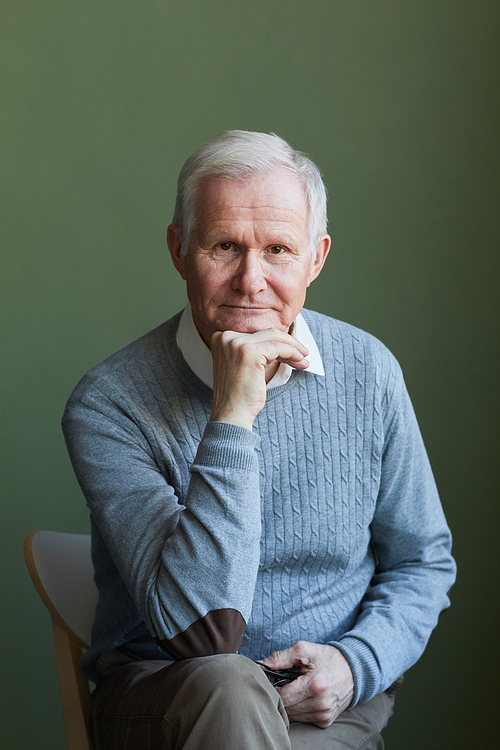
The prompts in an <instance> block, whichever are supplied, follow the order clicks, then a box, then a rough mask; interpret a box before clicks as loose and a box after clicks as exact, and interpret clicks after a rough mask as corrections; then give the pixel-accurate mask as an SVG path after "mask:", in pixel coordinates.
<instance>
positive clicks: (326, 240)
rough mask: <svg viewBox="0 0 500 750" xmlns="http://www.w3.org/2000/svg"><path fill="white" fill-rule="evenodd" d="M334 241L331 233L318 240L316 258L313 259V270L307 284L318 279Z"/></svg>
mask: <svg viewBox="0 0 500 750" xmlns="http://www.w3.org/2000/svg"><path fill="white" fill-rule="evenodd" d="M331 243H332V240H331V237H330V235H329V234H325V236H324V237H322V238H321V240H320V241H319V242H318V244H317V246H316V258H315V259H314V260H313V262H312V264H311V270H310V272H309V279H308V282H307V286H309V284H311V282H313V281H314V279H316V278H317V277H318V276H319V275H320V273H321V269H322V268H323V266H324V265H325V260H326V258H327V255H328V253H329V252H330V245H331Z"/></svg>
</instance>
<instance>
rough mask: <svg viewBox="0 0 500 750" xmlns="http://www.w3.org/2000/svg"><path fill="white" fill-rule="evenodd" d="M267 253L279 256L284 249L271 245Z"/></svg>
mask: <svg viewBox="0 0 500 750" xmlns="http://www.w3.org/2000/svg"><path fill="white" fill-rule="evenodd" d="M269 252H270V253H272V254H273V255H281V254H282V253H284V252H285V248H284V247H281V245H273V246H272V247H270V248H269Z"/></svg>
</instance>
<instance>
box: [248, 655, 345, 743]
mask: <svg viewBox="0 0 500 750" xmlns="http://www.w3.org/2000/svg"><path fill="white" fill-rule="evenodd" d="M262 663H263V664H265V665H266V666H267V667H269V668H270V669H290V668H291V667H297V668H298V670H299V671H300V672H301V675H300V676H299V677H297V679H295V680H293V682H290V683H288V684H286V685H283V686H282V687H280V688H277V690H278V691H279V693H280V695H281V699H282V701H283V704H284V706H285V709H286V712H287V714H288V717H289V719H290V721H301V722H306V723H309V724H316V726H318V727H321V728H322V729H326V727H329V726H330V725H331V724H333V722H334V721H335V719H336V718H337V716H339V714H341V713H342V711H344V710H345V709H346V708H347V707H348V706H349V704H350V702H351V700H352V696H353V689H354V682H353V678H352V672H351V669H350V667H349V664H348V662H347V661H346V659H345V658H344V656H343V655H342V654H341V652H340V651H339V650H338V649H336V648H335V647H334V646H323V645H320V644H318V643H308V642H306V641H298V642H297V643H295V644H294V645H293V646H291V647H290V648H286V649H284V650H283V651H275V652H274V653H273V654H271V656H268V657H267V658H266V659H263V660H262Z"/></svg>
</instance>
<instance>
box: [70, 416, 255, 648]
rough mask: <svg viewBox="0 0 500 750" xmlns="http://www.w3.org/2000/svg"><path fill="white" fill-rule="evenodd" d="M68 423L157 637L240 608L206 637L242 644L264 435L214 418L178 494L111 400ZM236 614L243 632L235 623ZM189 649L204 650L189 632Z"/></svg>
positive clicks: (78, 467)
mask: <svg viewBox="0 0 500 750" xmlns="http://www.w3.org/2000/svg"><path fill="white" fill-rule="evenodd" d="M111 415H112V417H113V418H112V419H111V418H110V417H111ZM64 427H65V434H66V438H67V442H68V449H69V451H70V455H71V457H72V461H73V465H74V468H75V472H76V474H77V477H78V479H79V481H80V484H81V486H82V489H83V491H84V494H85V496H86V498H87V502H88V505H89V507H90V509H91V512H92V514H93V516H94V519H95V521H96V523H97V525H98V526H99V529H100V531H101V534H102V536H103V537H104V539H105V542H106V546H107V548H108V550H109V552H110V554H111V556H112V558H113V561H114V563H115V565H116V567H117V569H118V571H119V573H120V576H121V578H122V579H123V581H124V583H125V585H126V586H127V589H128V590H129V592H130V594H131V596H132V598H133V600H134V602H135V604H136V606H137V609H138V611H139V613H140V615H141V617H142V618H143V619H144V621H145V623H146V625H147V626H148V629H149V630H150V632H151V634H152V635H153V637H155V638H156V639H157V640H158V641H159V642H161V643H162V645H163V646H164V647H165V646H167V647H168V642H169V641H172V640H173V639H175V638H176V637H178V636H179V634H182V633H184V632H186V631H187V630H188V629H189V627H190V626H191V625H193V623H195V622H197V621H198V620H202V619H203V618H204V617H206V615H207V614H208V613H209V612H219V611H220V610H222V611H224V610H232V612H233V615H231V614H230V616H229V618H228V617H224V616H223V618H222V621H220V620H216V623H215V624H216V625H217V623H218V624H219V626H220V627H219V631H220V632H215V633H214V632H213V626H214V623H213V622H210V620H208V621H207V622H204V623H202V628H204V629H208V630H209V631H210V632H211V634H210V638H209V639H208V641H207V640H206V639H205V641H204V640H203V638H198V639H197V644H198V647H202V648H203V647H204V646H203V643H205V646H206V645H207V644H208V645H210V642H212V643H213V644H215V645H216V647H217V650H225V651H226V650H227V651H231V650H236V649H237V647H238V645H239V639H241V635H242V632H243V629H244V626H245V622H246V620H247V619H248V617H249V614H250V609H251V603H252V597H253V590H254V585H255V577H256V574H257V565H258V557H259V540H260V492H259V470H258V462H257V457H256V453H255V447H256V445H258V443H259V438H258V436H256V435H255V434H252V433H251V432H249V431H248V430H244V429H242V428H239V427H235V426H233V425H220V424H215V423H210V424H209V425H207V429H206V431H205V435H204V436H203V437H202V439H201V442H200V444H199V447H198V453H197V456H196V457H195V459H194V462H193V464H192V466H191V476H190V480H189V482H188V478H187V477H186V478H185V479H181V478H180V477H179V478H178V480H176V483H177V481H180V482H181V483H180V485H178V491H181V490H182V484H183V483H184V482H185V483H186V486H185V491H182V493H181V495H180V496H177V494H176V490H174V486H173V485H171V484H170V483H169V482H168V481H167V480H166V477H165V476H164V474H163V473H162V472H161V471H160V468H159V466H158V465H157V463H156V462H155V460H154V457H153V455H151V453H150V451H149V447H148V444H147V441H146V440H145V439H144V436H143V435H142V434H141V432H140V431H139V430H138V429H137V428H136V427H135V425H134V424H133V422H132V421H131V420H130V419H128V418H127V417H126V416H125V415H123V414H120V412H119V411H118V410H115V409H112V407H111V406H109V404H107V403H106V402H103V404H102V405H100V409H99V410H96V409H95V408H93V409H90V408H88V405H85V406H84V405H82V404H79V405H77V406H75V407H73V408H72V409H71V412H70V413H68V414H67V415H66V417H65V424H64ZM180 500H181V501H183V503H184V507H183V506H182V505H181V504H180V502H179V501H180ZM234 612H237V613H239V614H238V617H235V616H234ZM228 621H230V622H231V623H232V626H236V631H237V632H234V631H235V628H234V627H231V628H229V630H228V628H227V626H226V624H225V623H227V622H228ZM205 626H206V628H205ZM188 635H189V634H188ZM235 644H236V645H235ZM187 648H188V650H189V645H188V646H187ZM182 649H184V651H183V655H184V656H187V655H189V656H196V655H201V654H200V653H199V652H196V653H186V649H185V646H184V645H183V644H182V637H181V639H180V642H179V639H178V640H177V641H175V643H174V644H173V650H174V651H175V652H176V658H177V657H178V656H179V655H180V653H181V651H182Z"/></svg>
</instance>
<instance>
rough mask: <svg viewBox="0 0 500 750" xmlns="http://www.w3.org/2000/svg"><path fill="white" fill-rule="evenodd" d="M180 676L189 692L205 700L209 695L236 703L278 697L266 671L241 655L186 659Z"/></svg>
mask: <svg viewBox="0 0 500 750" xmlns="http://www.w3.org/2000/svg"><path fill="white" fill-rule="evenodd" d="M179 678H180V680H181V681H182V682H183V684H184V686H185V688H187V689H188V690H189V692H190V693H196V694H197V696H198V699H199V700H201V701H202V702H204V701H206V700H208V699H209V698H210V699H212V700H214V699H217V700H218V701H227V702H228V704H229V705H234V703H235V701H237V702H246V701H247V700H248V701H254V700H256V699H257V700H258V698H259V696H260V697H261V699H262V700H269V698H271V699H272V700H273V701H275V700H276V698H275V696H276V691H275V690H274V688H273V687H272V685H271V684H270V682H269V680H268V679H267V677H266V676H265V674H264V672H263V671H262V670H261V669H260V667H258V666H257V665H256V664H255V663H254V662H252V661H251V660H250V659H247V658H246V657H245V656H240V655H239V654H215V655H213V656H203V657H200V658H196V659H187V660H186V662H184V663H181V664H180V666H179Z"/></svg>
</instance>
